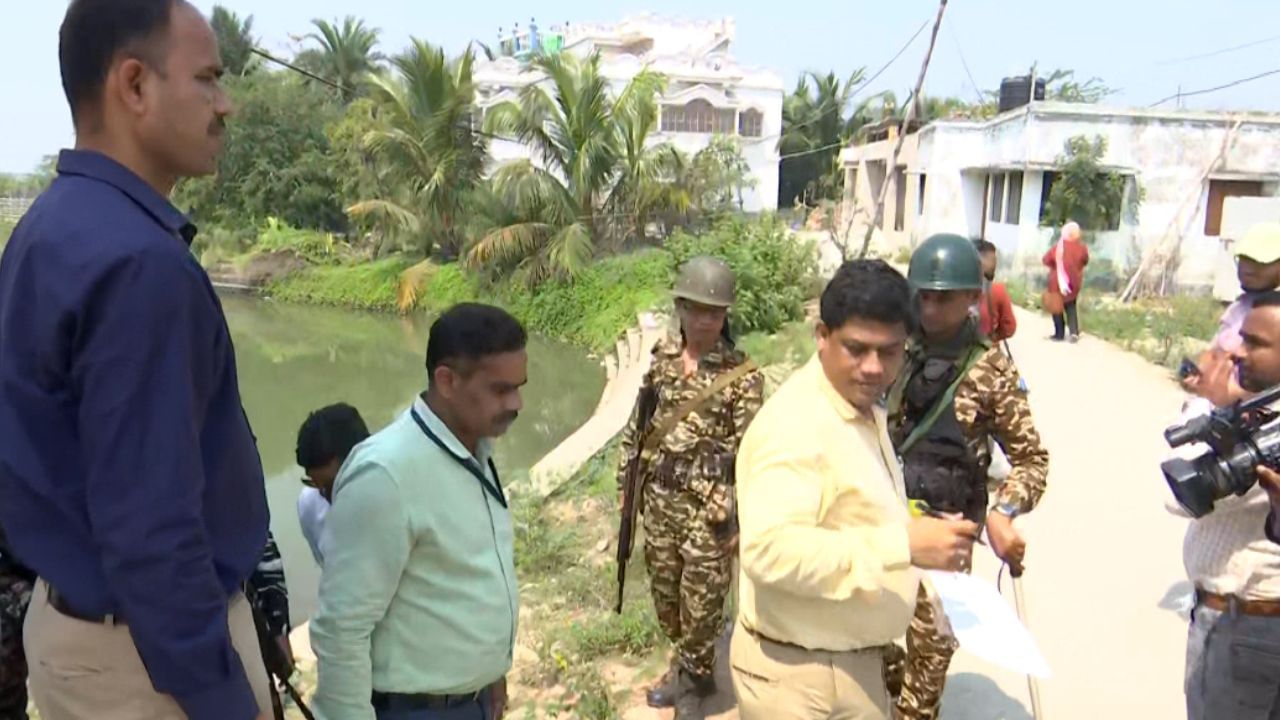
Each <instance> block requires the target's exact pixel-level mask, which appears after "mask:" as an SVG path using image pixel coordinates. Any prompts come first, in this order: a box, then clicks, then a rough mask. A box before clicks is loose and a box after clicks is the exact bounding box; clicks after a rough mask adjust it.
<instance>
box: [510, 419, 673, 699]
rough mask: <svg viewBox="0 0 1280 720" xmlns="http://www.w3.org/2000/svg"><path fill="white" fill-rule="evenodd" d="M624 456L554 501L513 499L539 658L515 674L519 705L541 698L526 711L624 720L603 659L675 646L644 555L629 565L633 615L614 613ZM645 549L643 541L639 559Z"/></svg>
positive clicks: (601, 458)
mask: <svg viewBox="0 0 1280 720" xmlns="http://www.w3.org/2000/svg"><path fill="white" fill-rule="evenodd" d="M617 461H618V446H617V444H616V443H613V444H611V445H609V446H608V447H606V448H605V449H604V450H602V451H601V452H600V453H598V454H597V455H596V456H595V457H594V458H592V460H591V461H590V462H588V463H587V464H586V465H585V466H584V467H583V468H582V469H581V470H580V471H579V472H578V473H577V474H575V475H574V476H573V477H572V478H571V479H570V480H569V481H568V482H566V483H565V484H564V485H562V486H561V487H560V488H559V489H558V490H557V491H556V492H555V493H553V494H552V495H551V496H550V497H548V498H547V499H546V500H538V499H537V498H536V497H534V496H532V495H528V494H526V495H516V496H515V497H514V500H513V506H512V511H513V513H514V514H515V524H516V527H515V530H516V564H517V573H518V575H519V577H520V584H521V595H520V596H521V605H522V611H521V624H520V637H519V639H518V642H519V643H520V645H521V646H522V647H524V648H528V649H530V650H531V651H532V653H533V654H534V655H536V657H537V662H536V664H534V665H533V666H532V667H528V666H525V667H518V672H517V673H516V674H515V676H514V677H515V679H514V680H513V682H514V683H515V685H516V695H517V702H523V701H524V700H525V699H527V698H536V700H533V701H530V702H531V704H526V705H525V710H524V712H525V715H524V716H525V717H548V716H550V717H555V716H557V714H560V713H567V715H568V716H569V717H575V718H602V719H603V718H615V717H617V716H618V713H619V708H618V707H617V704H616V698H615V693H614V692H613V691H612V690H611V689H610V688H609V686H608V683H607V682H606V681H605V679H604V677H603V676H602V675H601V668H602V667H603V664H604V663H606V662H609V661H616V662H623V663H631V664H638V663H641V662H643V661H647V660H649V659H650V658H651V657H653V656H654V654H655V653H657V652H659V651H660V649H662V648H664V646H665V644H666V641H665V639H664V638H663V635H662V631H661V629H660V628H659V627H658V622H657V618H656V617H655V616H654V613H653V608H652V605H651V603H650V601H649V586H648V577H647V573H646V572H645V571H644V569H643V567H641V565H642V563H641V562H640V560H639V558H638V557H633V562H632V564H631V565H630V566H629V567H628V576H627V602H626V604H625V605H624V611H623V613H622V614H621V615H617V614H615V613H614V612H613V603H614V600H615V598H616V592H617V587H616V585H615V579H616V567H617V566H616V564H615V563H614V560H613V558H614V552H615V548H616V544H615V543H616V540H615V539H614V532H615V530H616V528H617V520H616V513H617V507H616V504H617V500H616V495H617V489H616V487H617V485H616V473H617ZM606 541H607V542H606ZM641 547H642V544H640V543H637V545H636V553H635V554H636V555H639V554H640V548H641ZM514 716H515V717H520V716H521V715H520V714H519V713H518V712H517V713H516V714H515V715H514Z"/></svg>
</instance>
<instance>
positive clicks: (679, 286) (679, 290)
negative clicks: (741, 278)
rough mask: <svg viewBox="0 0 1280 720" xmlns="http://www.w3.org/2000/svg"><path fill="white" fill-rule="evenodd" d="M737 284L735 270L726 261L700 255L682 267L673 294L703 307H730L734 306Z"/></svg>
mask: <svg viewBox="0 0 1280 720" xmlns="http://www.w3.org/2000/svg"><path fill="white" fill-rule="evenodd" d="M735 284H736V283H735V280H734V277H733V270H731V269H729V265H728V264H726V263H725V261H723V260H720V259H719V258H713V257H711V256H709V255H699V256H698V257H694V258H689V260H688V262H686V263H685V264H684V265H682V266H681V267H680V275H679V276H678V277H676V287H675V290H674V291H673V292H672V294H673V295H675V296H676V297H678V298H684V299H685V300H691V301H693V302H696V303H699V304H702V305H710V306H712V307H729V306H730V305H732V304H733V300H734V290H735Z"/></svg>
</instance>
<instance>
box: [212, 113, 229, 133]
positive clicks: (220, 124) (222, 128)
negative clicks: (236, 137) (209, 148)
mask: <svg viewBox="0 0 1280 720" xmlns="http://www.w3.org/2000/svg"><path fill="white" fill-rule="evenodd" d="M226 130H227V119H226V118H221V117H220V118H214V121H213V122H211V123H209V134H210V135H221V134H222V133H224V132H226Z"/></svg>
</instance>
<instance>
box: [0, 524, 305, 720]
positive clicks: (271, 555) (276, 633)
mask: <svg viewBox="0 0 1280 720" xmlns="http://www.w3.org/2000/svg"><path fill="white" fill-rule="evenodd" d="M245 597H246V598H248V600H249V603H250V604H251V605H252V607H253V611H254V613H255V614H259V615H260V616H261V617H262V618H263V620H264V621H265V622H264V623H263V624H262V625H261V626H260V628H259V632H261V631H262V630H263V629H265V630H266V633H267V635H268V636H269V637H266V638H264V637H259V638H258V642H259V644H260V645H261V646H262V649H263V662H264V664H265V665H266V667H267V672H268V673H271V674H272V675H275V674H276V672H277V671H278V672H280V673H283V674H284V675H285V676H286V677H287V676H288V675H289V674H291V673H292V670H293V667H292V666H293V648H292V647H291V646H290V644H289V630H290V625H289V587H288V585H287V584H286V583H285V578H284V559H283V558H281V557H280V548H279V547H277V546H276V539H275V536H274V535H272V534H271V531H270V530H268V531H267V546H266V547H265V548H263V550H262V557H261V558H259V559H258V565H257V567H255V568H254V569H253V574H251V575H250V576H249V581H248V583H247V584H246V585H245ZM268 644H274V647H268ZM276 651H278V652H276ZM268 653H272V654H273V655H274V657H275V659H276V660H278V662H275V663H273V662H272V658H271V657H269V656H268ZM273 665H274V666H275V667H273ZM286 665H287V666H288V667H287V668H286V667H285V666H286ZM271 703H272V705H273V706H274V707H273V708H272V710H273V711H274V712H275V717H282V715H283V706H282V705H281V704H280V693H279V691H278V690H277V689H276V677H272V678H271ZM0 720H4V718H0Z"/></svg>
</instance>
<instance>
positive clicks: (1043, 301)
mask: <svg viewBox="0 0 1280 720" xmlns="http://www.w3.org/2000/svg"><path fill="white" fill-rule="evenodd" d="M1040 307H1042V308H1044V311H1045V312H1047V313H1049V314H1050V315H1061V314H1062V312H1063V311H1064V310H1065V309H1066V305H1065V303H1064V301H1063V299H1062V293H1060V292H1057V291H1054V290H1045V291H1044V293H1043V294H1042V295H1041V296H1040Z"/></svg>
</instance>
